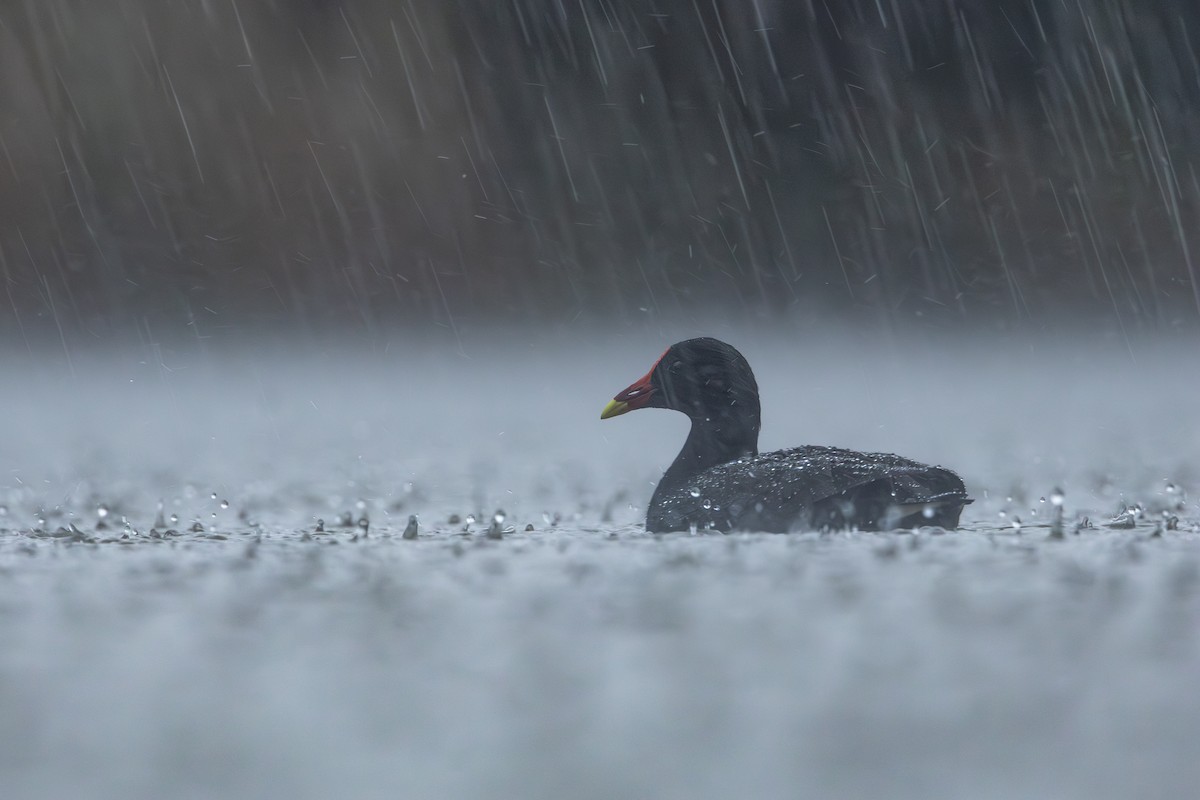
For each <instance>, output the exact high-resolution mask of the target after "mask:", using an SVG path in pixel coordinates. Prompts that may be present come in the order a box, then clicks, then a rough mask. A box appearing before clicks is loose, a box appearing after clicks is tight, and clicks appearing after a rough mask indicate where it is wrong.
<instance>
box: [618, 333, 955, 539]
mask: <svg viewBox="0 0 1200 800" xmlns="http://www.w3.org/2000/svg"><path fill="white" fill-rule="evenodd" d="M639 408H669V409H672V410H675V411H681V412H683V413H684V414H686V415H687V416H688V417H689V418H690V419H691V421H692V429H691V432H690V433H689V434H688V438H687V441H686V442H684V445H683V449H682V450H681V451H680V452H679V455H678V456H677V457H676V458H675V461H674V463H672V464H671V466H670V467H669V468H668V469H667V471H666V473H665V474H664V475H663V477H662V480H661V481H660V482H659V484H658V488H657V489H655V491H654V496H653V497H652V498H651V500H650V507H649V509H648V510H647V512H646V530H648V531H651V532H655V533H662V532H667V531H683V530H690V529H693V528H695V529H701V530H703V529H711V530H719V531H730V530H753V531H771V532H781V533H782V532H787V531H796V530H827V529H843V528H858V529H860V530H892V529H896V528H912V527H916V526H920V525H930V526H940V527H943V528H954V527H956V526H957V525H958V518H959V515H960V514H961V512H962V509H963V506H964V505H966V504H967V503H970V502H971V499H970V498H969V497H968V496H967V493H966V489H965V487H964V486H963V482H962V479H960V478H959V477H958V476H957V475H955V474H954V473H953V472H951V471H950V470H948V469H944V468H942V467H933V466H929V465H927V464H921V463H918V462H916V461H910V460H909V459H907V458H901V457H900V456H895V455H891V454H888V453H860V452H857V451H854V450H844V449H841V448H837V447H820V446H816V445H806V446H803V447H796V448H792V449H789V450H777V451H775V452H773V453H759V452H758V431H759V419H760V414H759V404H758V384H757V383H756V382H755V380H754V373H753V372H752V371H751V370H750V364H749V363H747V361H746V359H745V358H744V357H743V356H742V354H741V353H739V352H738V351H737V350H735V349H734V348H733V347H731V346H730V345H728V344H726V343H725V342H722V341H718V340H717V339H711V338H701V339H688V340H687V341H684V342H678V343H677V344H673V345H671V346H670V347H669V348H667V351H666V352H665V353H663V354H662V356H661V357H659V359H658V361H656V362H654V366H652V367H651V368H650V371H649V372H647V373H646V375H645V376H644V377H642V378H641V379H640V380H638V381H636V382H635V383H633V384H632V385H631V386H629V387H628V388H627V389H625V390H624V391H622V392H620V393H619V394H618V395H617V396H616V397H614V398H613V399H612V401H611V402H610V403H609V404H608V405H607V406H606V407H605V408H604V411H603V412H601V414H600V419H608V418H609V417H615V416H618V415H619V414H624V413H626V412H628V411H633V410H635V409H639Z"/></svg>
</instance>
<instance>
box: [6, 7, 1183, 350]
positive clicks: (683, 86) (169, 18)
mask: <svg viewBox="0 0 1200 800" xmlns="http://www.w3.org/2000/svg"><path fill="white" fill-rule="evenodd" d="M1198 21H1200V12H1197V10H1196V8H1195V6H1193V5H1192V4H1190V3H1184V2H1168V1H1167V0H1160V2H1150V3H1144V2H1132V1H1130V2H1122V1H1121V0H1110V1H1107V2H1103V3H1100V2H1087V3H1060V2H1033V1H1031V0H1021V1H1020V2H1016V1H1013V2H1002V3H987V4H980V3H964V2H954V1H953V0H949V1H946V2H933V0H929V1H927V2H906V3H898V2H896V0H847V1H846V2H837V3H833V2H826V0H801V1H797V2H776V1H775V0H752V1H751V0H737V1H736V2H733V1H732V0H679V2H630V1H629V0H597V1H596V2H573V1H571V2H568V1H567V0H557V1H556V2H549V1H542V0H511V1H510V2H480V1H479V0H455V2H421V1H419V0H403V1H400V0H397V2H380V1H378V0H364V2H356V3H342V2H336V0H270V1H264V2H254V3H249V2H238V1H237V0H228V1H226V0H172V1H171V2H150V1H149V0H114V2H110V3H103V4H95V3H85V2H76V1H75V0H47V1H45V2H41V1H37V0H24V1H23V2H11V3H6V4H5V5H4V6H3V8H0V220H2V224H0V275H2V277H3V283H4V290H3V291H4V296H3V297H0V308H5V309H6V311H5V312H4V313H0V333H3V335H4V336H5V337H10V341H13V338H11V337H19V336H22V335H24V336H26V337H33V336H35V335H43V334H49V335H52V336H53V337H55V338H58V337H60V336H61V337H63V338H64V339H67V340H73V339H76V338H79V339H82V340H89V339H106V338H108V337H111V336H122V337H124V336H130V335H138V336H141V337H142V338H145V337H146V336H152V337H171V336H175V335H197V334H199V335H217V334H219V333H221V332H231V331H250V330H257V329H260V328H261V327H263V326H280V325H282V326H286V327H292V326H296V325H300V326H306V327H310V328H312V329H316V330H324V329H341V330H350V331H357V330H373V329H375V328H376V327H378V326H392V325H396V324H408V325H417V326H422V325H424V326H428V325H430V324H438V325H442V326H447V325H453V324H454V322H455V319H456V318H457V319H464V318H471V319H476V320H485V321H486V320H510V321H511V320H533V321H539V322H543V321H554V320H565V321H572V320H578V319H585V320H586V319H590V320H593V321H603V320H633V319H637V318H639V317H642V316H643V315H647V314H658V315H660V316H669V315H680V314H684V315H686V314H689V313H693V312H695V311H696V310H698V309H704V308H708V307H718V308H720V309H721V311H722V313H723V314H725V315H727V316H728V317H730V318H747V319H749V318H767V319H795V318H799V317H805V318H812V317H817V316H830V315H838V316H840V317H842V318H843V319H854V318H866V319H874V320H881V321H883V322H885V323H887V324H889V325H890V324H892V323H903V322H906V321H913V320H917V321H922V322H927V321H930V320H933V321H935V322H936V324H938V325H941V324H954V323H955V321H959V320H965V321H968V322H970V323H972V324H974V323H979V322H988V323H999V324H1001V325H1005V326H1008V325H1017V324H1020V323H1022V322H1025V321H1034V322H1036V323H1038V324H1043V323H1045V322H1046V321H1048V320H1055V319H1062V318H1064V317H1065V316H1066V315H1068V314H1079V315H1082V316H1084V317H1086V318H1087V319H1088V320H1090V321H1091V322H1093V323H1099V324H1101V325H1103V326H1107V327H1111V328H1113V329H1117V328H1120V329H1121V330H1123V331H1125V332H1126V333H1128V332H1131V331H1156V330H1163V329H1170V328H1175V327H1178V326H1181V325H1190V324H1194V323H1195V321H1196V318H1197V313H1198V311H1200V284H1198V282H1197V267H1196V264H1195V260H1196V257H1195V256H1194V255H1193V252H1192V251H1193V249H1194V248H1195V247H1196V246H1197V244H1198V243H1197V242H1196V241H1194V239H1195V234H1194V229H1195V226H1196V222H1197V220H1198V214H1200V206H1198V204H1197V201H1198V199H1200V181H1198V178H1197V174H1196V166H1195V159H1196V155H1197V153H1196V148H1197V145H1196V143H1197V142H1200V66H1198V65H1200V61H1198V59H1197V54H1196V49H1195V48H1196V40H1197V38H1198V36H1200V29H1198V27H1197V23H1198Z"/></svg>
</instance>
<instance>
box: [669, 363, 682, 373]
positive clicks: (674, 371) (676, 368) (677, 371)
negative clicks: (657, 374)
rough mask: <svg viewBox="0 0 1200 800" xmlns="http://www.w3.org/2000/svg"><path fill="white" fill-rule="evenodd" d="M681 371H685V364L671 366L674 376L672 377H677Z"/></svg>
mask: <svg viewBox="0 0 1200 800" xmlns="http://www.w3.org/2000/svg"><path fill="white" fill-rule="evenodd" d="M681 369H683V362H682V361H676V362H674V363H673V364H671V374H672V375H677V374H679V370H681Z"/></svg>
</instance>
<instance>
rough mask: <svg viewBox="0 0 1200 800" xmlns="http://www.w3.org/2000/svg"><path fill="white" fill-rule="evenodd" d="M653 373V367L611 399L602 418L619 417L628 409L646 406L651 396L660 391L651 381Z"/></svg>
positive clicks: (602, 412) (633, 409) (634, 409)
mask: <svg viewBox="0 0 1200 800" xmlns="http://www.w3.org/2000/svg"><path fill="white" fill-rule="evenodd" d="M653 374H654V370H653V369H651V370H650V371H649V372H647V373H646V374H645V375H643V376H642V377H641V378H640V379H639V380H637V381H636V382H635V383H633V384H631V385H630V386H629V387H628V388H626V389H625V390H624V391H622V392H619V393H618V394H617V396H616V397H614V398H613V399H612V400H609V401H608V405H606V406H605V407H604V410H603V411H601V412H600V419H608V418H609V417H619V416H621V415H622V414H624V413H626V412H627V411H636V410H637V409H639V408H645V406H646V404H647V403H649V402H650V398H651V397H653V396H654V393H655V392H657V391H658V389H657V388H656V387H655V386H654V384H653V383H651V382H650V376H651V375H653Z"/></svg>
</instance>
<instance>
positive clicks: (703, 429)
mask: <svg viewBox="0 0 1200 800" xmlns="http://www.w3.org/2000/svg"><path fill="white" fill-rule="evenodd" d="M758 427H759V424H758V415H757V414H754V415H752V417H750V418H744V417H743V418H734V417H733V416H732V415H730V416H728V417H725V418H720V417H717V418H712V417H693V418H692V430H691V432H690V433H688V438H687V441H686V442H684V443H683V449H682V450H680V451H679V455H678V456H676V457H675V461H674V463H672V464H671V466H670V467H668V468H667V472H666V474H664V475H663V479H662V482H661V484H660V487H668V486H676V485H678V484H679V483H682V482H683V481H686V480H687V479H688V478H690V477H692V476H693V475H696V474H698V473H701V472H703V471H704V470H706V469H711V468H712V467H715V466H717V465H719V464H727V463H729V462H730V461H735V460H737V459H739V458H742V457H743V456H752V455H757V453H758Z"/></svg>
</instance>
